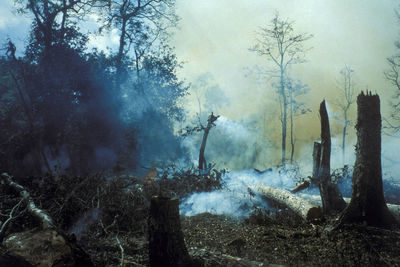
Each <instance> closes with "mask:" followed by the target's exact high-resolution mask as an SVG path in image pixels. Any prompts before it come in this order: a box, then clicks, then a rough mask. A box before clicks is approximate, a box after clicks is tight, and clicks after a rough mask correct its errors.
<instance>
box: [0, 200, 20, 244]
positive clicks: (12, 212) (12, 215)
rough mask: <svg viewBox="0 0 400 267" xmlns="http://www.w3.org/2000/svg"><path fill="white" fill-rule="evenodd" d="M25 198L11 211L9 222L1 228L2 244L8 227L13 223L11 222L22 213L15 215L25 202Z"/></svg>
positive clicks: (0, 237) (0, 238) (0, 239)
mask: <svg viewBox="0 0 400 267" xmlns="http://www.w3.org/2000/svg"><path fill="white" fill-rule="evenodd" d="M24 200H25V199H24V198H21V200H20V201H19V202H18V203H17V204H16V205H15V206H14V207H13V208H12V209H11V211H10V213H9V215H8V218H7V220H6V221H5V222H4V223H3V224H2V225H1V228H0V242H2V240H3V238H4V234H5V232H6V230H7V226H8V225H9V224H10V223H11V221H13V220H15V219H16V218H17V217H18V216H19V215H21V213H19V214H17V215H15V214H14V212H15V211H16V210H18V208H19V207H20V206H21V204H22V202H23V201H24Z"/></svg>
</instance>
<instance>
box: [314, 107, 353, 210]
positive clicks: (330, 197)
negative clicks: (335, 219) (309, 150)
mask: <svg viewBox="0 0 400 267" xmlns="http://www.w3.org/2000/svg"><path fill="white" fill-rule="evenodd" d="M319 114H320V116H321V161H320V165H319V166H320V167H319V170H318V177H319V190H320V194H321V199H322V209H323V211H324V213H325V214H330V213H337V212H341V211H342V210H343V209H344V208H345V207H346V202H345V201H344V200H343V197H342V194H341V193H340V191H339V188H338V186H337V184H334V183H332V180H331V173H330V172H331V132H330V128H329V117H328V112H327V110H326V104H325V100H324V101H322V102H321V105H320V108H319ZM314 146H315V144H314ZM316 154H317V152H316Z"/></svg>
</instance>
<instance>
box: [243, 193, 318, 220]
mask: <svg viewBox="0 0 400 267" xmlns="http://www.w3.org/2000/svg"><path fill="white" fill-rule="evenodd" d="M249 188H250V190H251V191H254V192H257V193H258V194H260V195H261V196H263V197H265V198H267V199H271V200H273V201H276V202H278V203H280V204H282V205H284V206H286V207H288V208H289V209H290V210H292V211H293V212H295V213H296V214H298V215H299V216H300V217H301V218H303V219H304V220H305V221H315V220H319V219H321V218H322V217H323V214H322V210H321V207H319V206H318V205H315V203H312V202H311V201H309V200H306V199H303V198H300V197H298V196H296V195H295V194H292V193H290V192H289V191H287V190H283V189H279V188H275V187H270V186H264V185H255V186H250V187H249Z"/></svg>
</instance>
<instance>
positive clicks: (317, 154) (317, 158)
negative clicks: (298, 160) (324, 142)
mask: <svg viewBox="0 0 400 267" xmlns="http://www.w3.org/2000/svg"><path fill="white" fill-rule="evenodd" d="M312 157H313V172H312V178H314V179H318V177H319V167H320V164H321V143H318V142H314V148H313V153H312Z"/></svg>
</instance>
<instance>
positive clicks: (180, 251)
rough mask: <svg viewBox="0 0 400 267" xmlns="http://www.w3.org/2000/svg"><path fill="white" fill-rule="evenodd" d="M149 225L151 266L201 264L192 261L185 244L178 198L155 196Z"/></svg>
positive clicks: (151, 206)
mask: <svg viewBox="0 0 400 267" xmlns="http://www.w3.org/2000/svg"><path fill="white" fill-rule="evenodd" d="M148 226H149V230H148V231H149V260H150V266H152V267H158V266H160V267H161V266H162V267H169V266H171V267H172V266H174V267H175V266H176V267H180V266H199V265H198V264H196V263H195V262H194V261H192V259H191V258H190V256H189V254H188V251H187V249H186V246H185V242H184V239H183V233H182V230H181V223H180V218H179V200H178V199H171V198H167V197H161V196H155V197H153V198H152V199H151V204H150V216H149V220H148Z"/></svg>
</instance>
